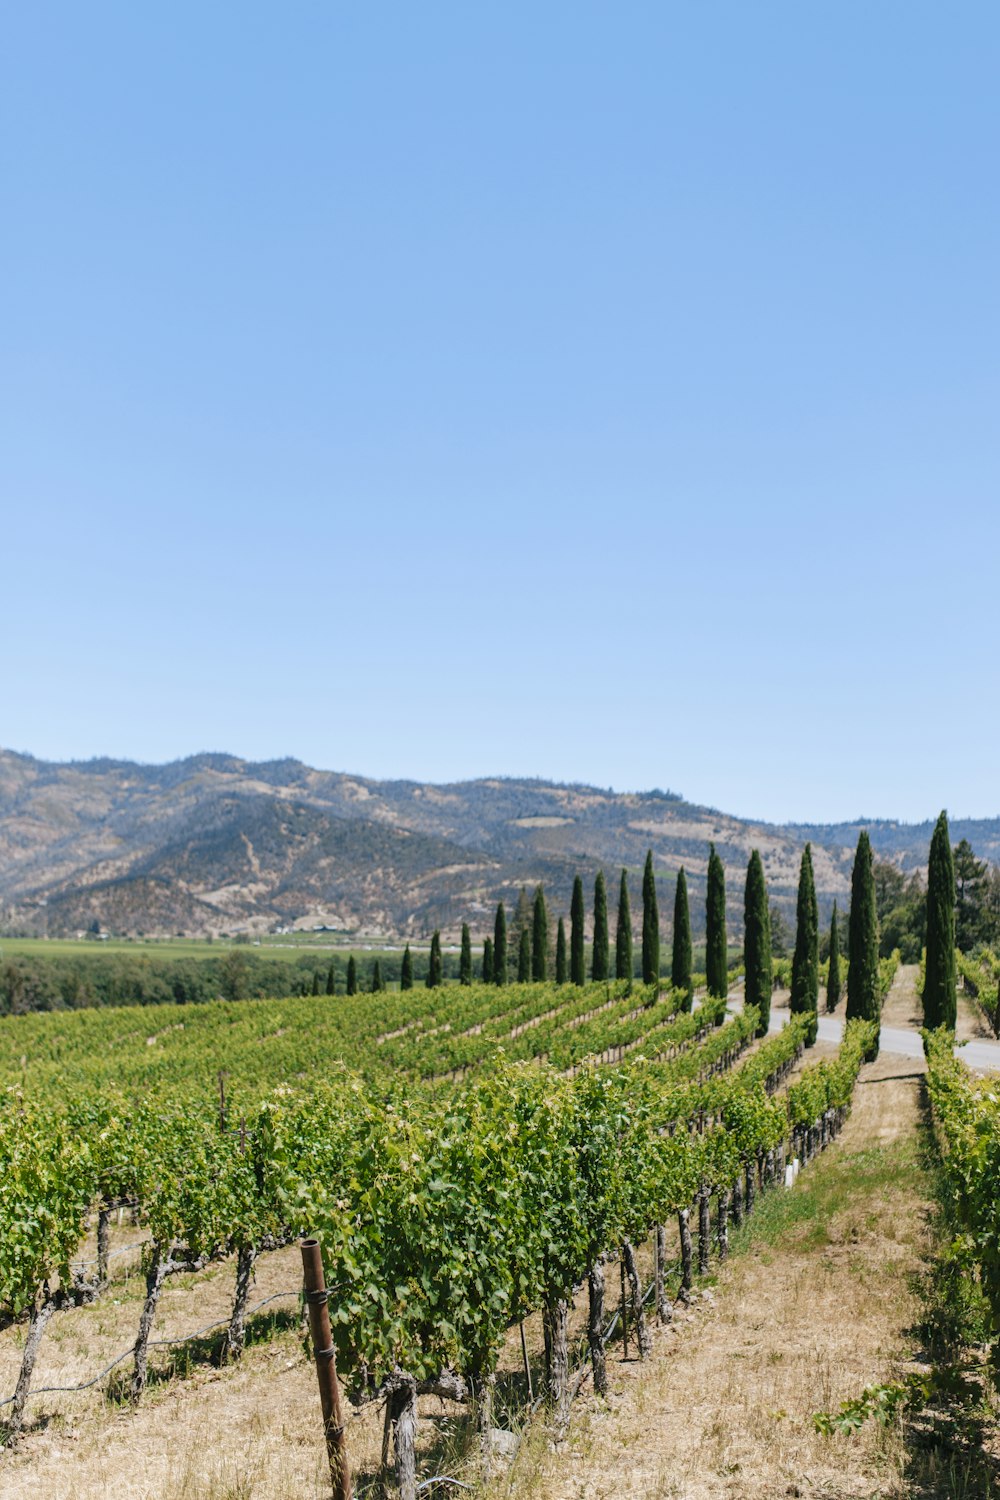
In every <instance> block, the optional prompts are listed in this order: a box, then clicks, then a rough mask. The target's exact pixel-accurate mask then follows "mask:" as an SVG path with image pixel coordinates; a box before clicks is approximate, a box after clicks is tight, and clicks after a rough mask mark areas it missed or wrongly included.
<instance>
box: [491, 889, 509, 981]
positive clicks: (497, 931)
mask: <svg viewBox="0 0 1000 1500" xmlns="http://www.w3.org/2000/svg"><path fill="white" fill-rule="evenodd" d="M493 983H494V984H506V983H507V913H506V912H505V911H504V909H503V902H502V901H501V902H500V905H499V906H498V907H497V915H496V922H495V924H494V927H493Z"/></svg>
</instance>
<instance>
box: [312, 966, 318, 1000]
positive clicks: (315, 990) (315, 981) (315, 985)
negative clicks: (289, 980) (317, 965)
mask: <svg viewBox="0 0 1000 1500" xmlns="http://www.w3.org/2000/svg"><path fill="white" fill-rule="evenodd" d="M312 992H313V994H314V995H318V994H319V970H318V969H313V983H312Z"/></svg>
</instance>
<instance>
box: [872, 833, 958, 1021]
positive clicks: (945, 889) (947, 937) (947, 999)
mask: <svg viewBox="0 0 1000 1500" xmlns="http://www.w3.org/2000/svg"><path fill="white" fill-rule="evenodd" d="M851 967H852V968H853V967H854V950H853V948H852V949H851ZM848 985H850V974H848ZM957 1003H958V1002H957V997H956V993H955V862H954V858H953V855H952V850H951V834H950V833H949V831H948V814H947V813H944V812H943V813H942V814H941V816H940V817H939V818H938V820H937V823H936V824H935V825H934V835H933V837H932V838H931V851H930V857H929V859H928V862H927V965H926V972H925V975H924V1025H925V1026H926V1027H927V1028H928V1030H929V1031H933V1030H934V1029H935V1028H936V1027H938V1026H947V1027H948V1029H949V1030H950V1031H954V1029H955V1019H956V1014H957Z"/></svg>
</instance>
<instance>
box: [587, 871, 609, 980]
mask: <svg viewBox="0 0 1000 1500" xmlns="http://www.w3.org/2000/svg"><path fill="white" fill-rule="evenodd" d="M590 972H591V975H592V976H593V978H594V979H607V977H608V974H609V972H610V970H609V960H608V890H607V886H606V885H605V884H604V871H603V870H598V872H597V879H596V880H595V881H594V950H593V953H592V954H591V959H590Z"/></svg>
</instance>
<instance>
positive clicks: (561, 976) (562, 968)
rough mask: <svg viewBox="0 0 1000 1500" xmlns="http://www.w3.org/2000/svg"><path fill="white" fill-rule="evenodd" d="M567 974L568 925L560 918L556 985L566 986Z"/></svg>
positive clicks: (557, 936)
mask: <svg viewBox="0 0 1000 1500" xmlns="http://www.w3.org/2000/svg"><path fill="white" fill-rule="evenodd" d="M567 977H568V976H567V973H566V923H565V922H564V921H563V919H562V917H560V918H559V926H558V927H557V928H556V984H565V983H566V979H567Z"/></svg>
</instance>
